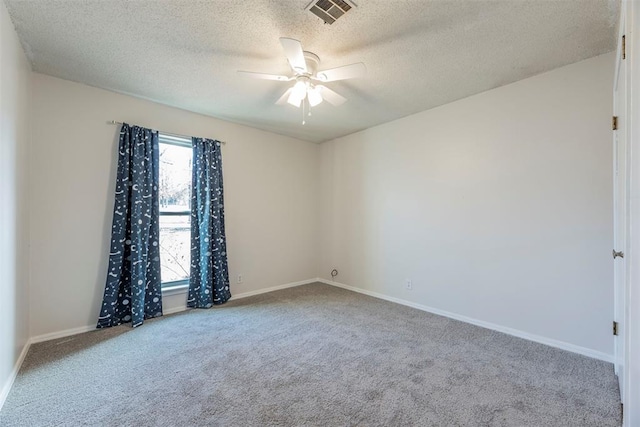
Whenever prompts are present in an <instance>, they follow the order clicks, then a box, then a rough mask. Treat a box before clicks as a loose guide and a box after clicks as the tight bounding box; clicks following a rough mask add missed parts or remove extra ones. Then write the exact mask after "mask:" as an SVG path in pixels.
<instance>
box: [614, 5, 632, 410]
mask: <svg viewBox="0 0 640 427" xmlns="http://www.w3.org/2000/svg"><path fill="white" fill-rule="evenodd" d="M625 16H626V14H625V8H621V10H620V23H619V30H618V42H617V49H616V62H615V71H614V75H613V115H614V117H617V121H618V129H613V130H612V139H613V171H612V172H613V174H612V176H613V249H614V250H615V251H622V252H624V253H626V252H627V246H628V245H627V241H628V235H627V232H628V230H629V229H628V224H629V221H628V216H629V200H628V197H627V194H628V189H629V182H628V177H629V169H628V163H629V162H628V157H629V149H628V148H629V143H628V126H627V124H628V123H627V122H628V121H627V116H628V75H627V71H628V70H627V61H626V60H625V59H623V57H622V50H623V46H622V40H623V37H625ZM622 73H623V75H622V76H621V74H622ZM620 77H622V80H623V81H621V79H620ZM620 85H623V87H622V91H620V89H619V86H620ZM621 96H622V97H623V99H620V97H621ZM620 144H623V145H624V149H623V151H622V153H621V150H620V146H619V145H620ZM621 154H622V156H623V158H622V159H621V158H620V155H621ZM621 210H622V211H623V212H620V211H621ZM620 220H622V221H620ZM621 222H622V223H621ZM620 227H622V230H620V229H619V228H620ZM621 236H622V237H621ZM628 277H629V276H628V274H627V263H626V259H625V258H620V259H615V258H614V261H613V278H614V280H613V291H614V317H613V320H614V321H615V322H617V327H618V333H619V335H618V336H614V345H613V354H614V370H615V373H616V375H618V381H619V385H620V398H621V401H622V402H623V403H624V401H625V396H626V394H625V392H626V389H625V387H624V377H625V369H624V368H625V365H626V363H625V362H626V357H625V349H626V342H625V341H626V340H625V331H626V320H627V315H626V313H627V298H626V296H627V289H628V286H627V284H628Z"/></svg>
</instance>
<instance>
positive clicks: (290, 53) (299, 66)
mask: <svg viewBox="0 0 640 427" xmlns="http://www.w3.org/2000/svg"><path fill="white" fill-rule="evenodd" d="M280 43H281V44H282V48H283V49H284V54H285V55H286V56H287V59H288V60H289V65H291V68H292V69H293V71H295V72H296V73H298V74H303V73H306V72H307V63H306V61H305V60H304V53H303V51H302V44H300V42H299V41H298V40H295V39H289V38H286V37H280Z"/></svg>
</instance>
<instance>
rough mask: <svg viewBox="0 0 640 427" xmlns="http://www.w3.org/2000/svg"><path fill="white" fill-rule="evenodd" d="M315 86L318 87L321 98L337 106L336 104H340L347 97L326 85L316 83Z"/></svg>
mask: <svg viewBox="0 0 640 427" xmlns="http://www.w3.org/2000/svg"><path fill="white" fill-rule="evenodd" d="M316 87H317V88H319V89H320V91H321V93H322V98H323V99H324V100H325V101H327V102H328V103H329V104H332V105H335V106H336V107H337V106H338V105H342V104H344V103H345V102H346V101H347V98H345V97H344V96H342V95H340V94H338V93H336V92H334V91H332V90H331V89H329V88H328V87H326V86H322V85H317V86H316Z"/></svg>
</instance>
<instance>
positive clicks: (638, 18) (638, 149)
mask: <svg viewBox="0 0 640 427" xmlns="http://www.w3.org/2000/svg"><path fill="white" fill-rule="evenodd" d="M623 23H624V28H625V29H626V31H625V42H626V43H625V44H626V49H625V50H626V59H625V62H626V64H625V65H626V73H627V85H628V86H627V123H626V128H627V148H628V153H627V158H628V163H627V165H628V175H629V180H628V189H627V196H628V203H629V230H628V235H627V245H626V246H627V247H626V248H625V258H626V264H627V271H628V280H627V283H626V288H627V289H626V290H625V291H626V292H625V295H626V298H627V301H626V305H627V311H626V313H625V325H626V327H625V328H624V331H622V337H623V339H624V340H625V341H624V342H625V354H624V363H625V368H624V378H623V381H622V384H623V388H624V396H625V402H624V410H623V423H624V424H623V425H624V426H629V427H630V426H638V425H640V43H636V42H635V39H636V37H635V35H636V34H640V2H638V1H627V0H623V1H622V2H621V5H620V26H621V27H622V24H623ZM616 61H617V60H616Z"/></svg>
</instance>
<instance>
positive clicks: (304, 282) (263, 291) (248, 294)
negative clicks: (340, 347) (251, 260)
mask: <svg viewBox="0 0 640 427" xmlns="http://www.w3.org/2000/svg"><path fill="white" fill-rule="evenodd" d="M318 281H319V279H316V278H314V279H307V280H301V281H299V282H291V283H285V284H284V285H278V286H272V287H270V288H263V289H257V290H255V291H249V292H242V293H239V294H234V295H233V296H231V298H230V299H229V301H233V300H237V299H241V298H247V297H252V296H254V295H260V294H266V293H268V292H273V291H279V290H282V289H287V288H295V287H296V286H302V285H308V284H309V283H315V282H318ZM186 310H187V304H186V302H185V305H184V306H179V307H173V308H170V309H169V310H163V313H164V314H173V313H179V312H181V311H186Z"/></svg>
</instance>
